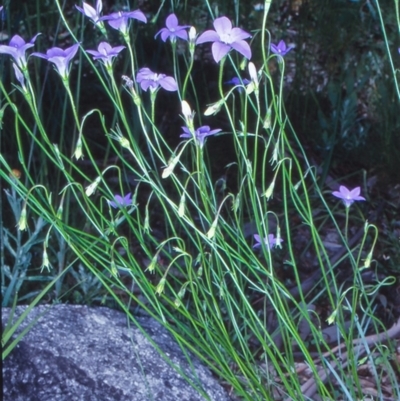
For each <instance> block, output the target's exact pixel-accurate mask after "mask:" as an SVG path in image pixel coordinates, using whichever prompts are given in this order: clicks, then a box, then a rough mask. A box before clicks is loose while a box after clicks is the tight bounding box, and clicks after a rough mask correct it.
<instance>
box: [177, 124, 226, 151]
mask: <svg viewBox="0 0 400 401" xmlns="http://www.w3.org/2000/svg"><path fill="white" fill-rule="evenodd" d="M182 129H183V134H182V135H180V137H181V138H193V135H192V133H191V132H190V129H189V128H187V127H182ZM221 131H222V130H221V129H213V130H211V129H210V127H209V126H208V125H203V126H202V127H200V128H197V130H196V131H195V132H194V136H195V138H196V141H197V143H198V144H199V146H200V147H201V148H202V147H203V146H204V141H205V139H206V137H207V136H210V135H214V134H216V133H218V132H221Z"/></svg>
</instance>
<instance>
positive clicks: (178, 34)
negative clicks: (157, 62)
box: [154, 14, 190, 42]
mask: <svg viewBox="0 0 400 401" xmlns="http://www.w3.org/2000/svg"><path fill="white" fill-rule="evenodd" d="M165 26H166V28H162V29H160V30H159V31H158V32H157V33H156V35H155V36H154V38H156V37H157V36H158V35H159V34H160V33H161V40H162V41H163V42H166V41H167V39H168V38H169V40H170V41H171V42H175V41H176V38H181V39H183V40H188V34H187V32H186V28H189V27H190V25H178V18H177V17H176V15H175V14H170V15H169V16H168V17H167V19H166V20H165Z"/></svg>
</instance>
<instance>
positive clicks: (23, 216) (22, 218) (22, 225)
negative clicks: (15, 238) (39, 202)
mask: <svg viewBox="0 0 400 401" xmlns="http://www.w3.org/2000/svg"><path fill="white" fill-rule="evenodd" d="M27 226H28V224H27V222H26V206H24V207H23V209H22V211H21V216H20V218H19V221H18V229H19V230H20V231H24V230H26V228H27Z"/></svg>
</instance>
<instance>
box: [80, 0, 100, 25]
mask: <svg viewBox="0 0 400 401" xmlns="http://www.w3.org/2000/svg"><path fill="white" fill-rule="evenodd" d="M82 5H83V8H82V7H79V6H75V7H76V8H77V10H78V11H80V12H81V13H82V14H83V15H86V17H89V18H90V19H91V20H92V21H93V22H94V23H95V24H98V23H99V22H100V23H101V21H99V20H100V14H101V11H102V10H103V2H102V1H101V0H97V2H96V9H94V8H93V7H92V6H90V5H89V4H87V3H85V2H84V3H83V4H82Z"/></svg>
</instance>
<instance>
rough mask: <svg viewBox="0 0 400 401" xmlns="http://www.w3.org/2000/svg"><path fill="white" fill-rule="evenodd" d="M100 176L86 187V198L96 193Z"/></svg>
mask: <svg viewBox="0 0 400 401" xmlns="http://www.w3.org/2000/svg"><path fill="white" fill-rule="evenodd" d="M100 180H101V176H99V177H97V178H96V179H95V180H94V181H93V182H92V183H91V184H90V185H89V186H87V187H86V189H85V193H86V196H91V195H93V194H94V193H95V192H96V189H97V186H98V185H99V183H100Z"/></svg>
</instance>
